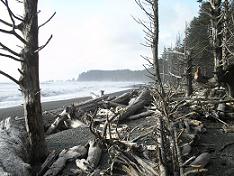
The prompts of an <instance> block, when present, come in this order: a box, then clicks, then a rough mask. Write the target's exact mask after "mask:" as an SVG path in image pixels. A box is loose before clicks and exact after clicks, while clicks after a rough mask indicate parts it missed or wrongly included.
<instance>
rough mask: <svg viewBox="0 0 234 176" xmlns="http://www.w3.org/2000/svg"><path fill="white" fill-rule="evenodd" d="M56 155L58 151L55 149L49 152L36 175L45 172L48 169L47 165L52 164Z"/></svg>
mask: <svg viewBox="0 0 234 176" xmlns="http://www.w3.org/2000/svg"><path fill="white" fill-rule="evenodd" d="M57 157H58V153H57V152H56V151H55V150H53V151H52V152H50V154H49V155H48V156H47V158H46V160H45V161H44V163H43V164H42V165H41V168H40V170H39V172H38V173H37V176H42V175H43V174H45V172H46V171H47V170H48V169H49V167H50V166H51V165H52V164H53V162H54V161H55V160H56V159H57Z"/></svg>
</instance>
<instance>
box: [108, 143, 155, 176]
mask: <svg viewBox="0 0 234 176" xmlns="http://www.w3.org/2000/svg"><path fill="white" fill-rule="evenodd" d="M109 153H110V155H111V156H113V159H112V160H113V161H112V164H111V167H110V170H111V173H110V175H134V176H141V175H147V176H157V175H159V174H158V172H157V171H156V170H155V169H154V168H156V165H155V164H153V162H151V161H150V160H146V159H142V158H140V157H139V156H137V155H136V154H133V153H132V152H130V151H122V150H121V149H119V148H117V147H114V146H113V147H112V148H110V149H109Z"/></svg>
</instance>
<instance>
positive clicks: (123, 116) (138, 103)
mask: <svg viewBox="0 0 234 176" xmlns="http://www.w3.org/2000/svg"><path fill="white" fill-rule="evenodd" d="M150 102H151V95H150V91H149V90H148V89H143V90H142V92H141V93H140V95H139V96H138V97H137V98H136V100H135V101H134V102H133V103H132V104H130V105H128V106H127V107H126V108H124V109H121V110H120V111H119V113H118V114H114V115H113V116H111V117H110V118H109V117H107V120H106V122H105V123H104V125H103V131H102V137H104V138H105V137H106V131H107V127H108V125H110V123H111V122H112V121H113V120H115V119H118V121H119V122H121V121H126V120H128V117H130V116H131V115H134V114H135V113H136V112H137V111H140V110H142V109H143V108H144V106H145V105H149V104H150ZM133 118H134V117H133Z"/></svg>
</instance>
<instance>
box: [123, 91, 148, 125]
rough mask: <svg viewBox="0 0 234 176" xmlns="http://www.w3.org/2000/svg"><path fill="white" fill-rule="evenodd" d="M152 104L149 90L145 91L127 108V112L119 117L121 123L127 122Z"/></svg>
mask: <svg viewBox="0 0 234 176" xmlns="http://www.w3.org/2000/svg"><path fill="white" fill-rule="evenodd" d="M150 102H151V95H150V91H149V89H143V90H142V92H141V93H140V95H139V96H138V97H137V98H136V100H135V101H134V102H133V103H132V104H130V105H128V106H127V107H126V110H125V111H124V112H122V113H121V114H120V116H119V121H124V120H127V118H128V117H129V116H131V115H134V114H135V113H136V112H137V111H139V110H142V109H143V108H144V106H146V105H149V104H150Z"/></svg>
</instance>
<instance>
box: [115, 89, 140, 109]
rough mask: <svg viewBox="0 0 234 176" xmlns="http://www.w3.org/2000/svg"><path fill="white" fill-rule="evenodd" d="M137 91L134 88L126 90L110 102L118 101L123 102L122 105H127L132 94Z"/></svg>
mask: <svg viewBox="0 0 234 176" xmlns="http://www.w3.org/2000/svg"><path fill="white" fill-rule="evenodd" d="M136 93H137V92H136V90H133V91H131V92H126V93H124V94H122V95H120V96H119V97H116V98H115V99H114V100H112V102H114V103H118V104H123V105H128V102H129V101H130V99H131V98H132V96H133V95H135V94H136Z"/></svg>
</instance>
